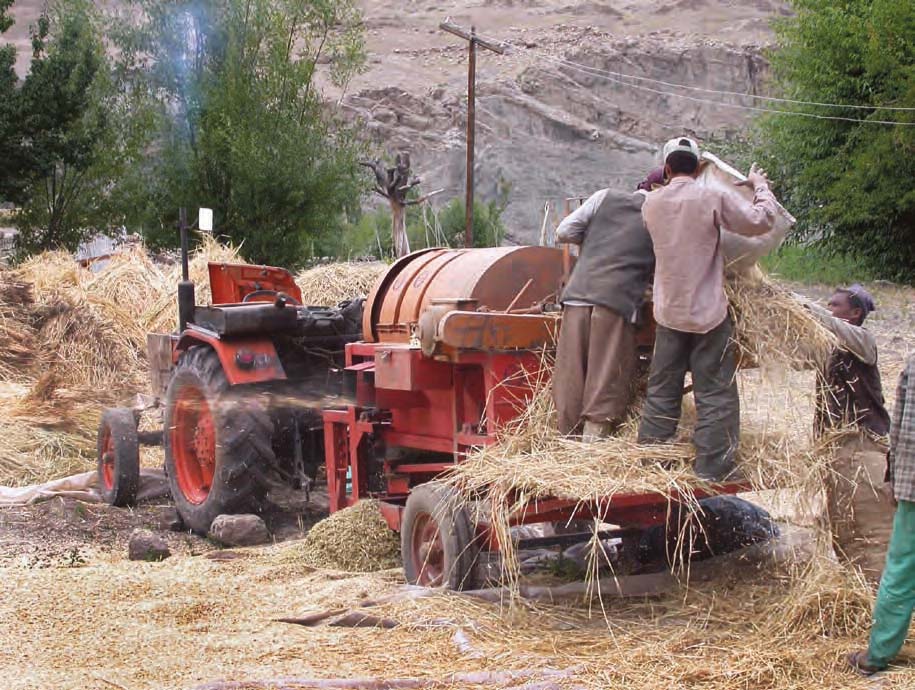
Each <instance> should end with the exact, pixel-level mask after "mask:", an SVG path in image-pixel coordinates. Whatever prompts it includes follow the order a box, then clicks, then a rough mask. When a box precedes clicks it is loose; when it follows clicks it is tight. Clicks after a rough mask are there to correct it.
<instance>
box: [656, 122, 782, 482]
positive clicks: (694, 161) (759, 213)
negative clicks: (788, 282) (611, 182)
mask: <svg viewBox="0 0 915 690" xmlns="http://www.w3.org/2000/svg"><path fill="white" fill-rule="evenodd" d="M663 161H664V170H665V177H666V178H667V179H668V183H667V185H666V186H664V187H662V188H660V189H658V190H655V191H653V192H651V193H649V194H648V195H647V197H646V199H645V203H644V205H643V207H642V215H643V217H644V220H645V226H646V227H647V228H648V232H649V234H650V235H651V239H652V241H653V244H654V253H655V258H656V266H655V277H654V317H655V321H657V323H658V328H657V335H656V339H655V346H654V356H653V358H652V361H651V371H650V373H649V379H648V395H647V398H646V400H645V406H644V409H643V412H642V421H641V424H640V426H639V441H640V442H642V443H655V442H666V441H669V440H670V439H672V438H673V437H674V435H675V434H676V432H677V425H678V424H679V421H680V408H681V404H682V400H683V384H684V380H685V377H686V372H688V371H689V372H692V380H693V393H694V396H695V400H696V412H697V415H698V419H697V422H696V428H695V431H694V435H693V441H694V443H695V445H696V466H695V470H696V474H697V475H699V476H700V477H702V478H703V479H708V480H723V479H726V478H728V477H729V475H731V473H732V472H733V470H734V469H735V465H734V458H735V454H736V450H737V442H738V437H739V433H740V400H739V397H738V392H737V381H736V378H735V375H736V370H737V361H736V353H735V352H734V349H733V347H732V346H731V338H732V335H733V325H732V323H731V318H730V316H729V314H728V301H727V297H726V295H725V292H724V258H723V254H722V250H721V231H722V228H727V230H729V231H731V232H733V233H737V234H739V235H749V236H755V235H762V234H765V233H767V232H769V231H770V230H771V229H772V227H773V225H774V223H775V217H776V213H777V208H778V206H777V202H776V200H775V197H774V196H773V195H772V192H771V191H769V181H768V179H767V178H766V175H765V173H764V172H763V171H762V170H758V169H757V168H756V166H755V165H754V166H753V168H752V169H751V170H750V174H749V176H748V179H747V180H746V182H740V183H738V184H741V185H744V184H746V185H752V187H753V189H754V199H753V201H752V203H751V202H749V201H746V200H744V199H741V198H740V197H739V196H738V195H729V194H725V193H722V192H721V191H717V190H714V189H711V188H708V187H703V186H700V185H699V184H697V182H696V179H695V177H696V173H697V171H698V169H699V147H698V145H697V144H696V142H695V141H693V140H692V139H689V138H686V137H682V138H678V139H672V140H670V141H669V142H667V144H665V146H664V151H663Z"/></svg>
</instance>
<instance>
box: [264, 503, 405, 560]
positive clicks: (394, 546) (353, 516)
mask: <svg viewBox="0 0 915 690" xmlns="http://www.w3.org/2000/svg"><path fill="white" fill-rule="evenodd" d="M282 558H283V560H285V561H286V562H290V561H293V562H301V563H305V564H306V565H310V566H313V567H315V568H333V569H336V570H346V571H349V572H357V573H367V572H374V571H377V570H386V569H388V568H396V567H398V566H399V565H400V540H399V539H398V537H397V534H396V533H395V532H392V531H391V529H390V528H389V527H388V524H387V523H386V522H385V521H384V518H382V517H381V511H380V510H379V507H378V501H360V502H359V503H357V504H356V505H354V506H353V507H351V508H344V509H343V510H340V511H338V512H336V513H334V514H333V515H331V516H330V517H328V518H326V519H324V520H321V521H320V522H318V523H317V524H315V526H314V527H312V528H311V529H310V530H309V532H308V534H307V535H305V539H303V540H302V541H301V542H295V543H293V544H290V545H289V546H288V547H287V548H286V549H285V551H284V553H283V556H282Z"/></svg>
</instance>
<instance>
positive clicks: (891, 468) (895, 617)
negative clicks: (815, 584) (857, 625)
mask: <svg viewBox="0 0 915 690" xmlns="http://www.w3.org/2000/svg"><path fill="white" fill-rule="evenodd" d="M887 461H888V462H887V465H888V466H887V474H888V475H889V481H890V485H891V487H892V490H893V496H894V500H895V501H896V502H898V505H897V507H896V517H895V518H894V519H893V532H892V534H891V536H890V546H889V549H888V550H887V554H886V565H885V567H884V569H883V577H882V578H881V579H880V589H879V590H878V591H877V602H876V604H875V605H874V622H873V627H872V628H871V635H870V644H869V645H868V648H867V650H866V651H860V652H854V653H852V654H850V655H849V657H848V661H849V663H850V664H851V665H852V668H854V669H855V670H856V671H858V672H859V673H861V674H863V675H868V676H869V675H871V674H873V673H877V672H878V671H882V670H883V669H885V668H886V667H887V666H888V665H889V663H890V661H892V660H893V658H895V656H896V655H897V654H899V650H900V649H902V645H903V644H904V643H905V639H906V636H907V635H908V632H909V625H910V623H911V622H912V610H913V609H915V355H913V356H911V357H909V360H908V362H906V365H905V368H904V369H903V372H902V374H901V375H900V377H899V386H898V388H897V389H896V406H895V407H894V408H893V420H892V425H891V428H890V452H889V455H888V456H887Z"/></svg>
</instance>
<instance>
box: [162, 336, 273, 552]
mask: <svg viewBox="0 0 915 690" xmlns="http://www.w3.org/2000/svg"><path fill="white" fill-rule="evenodd" d="M272 437H273V421H272V420H271V418H270V415H269V414H268V413H267V410H266V409H265V407H264V405H263V404H262V403H261V402H260V400H259V399H258V398H257V396H256V395H253V394H250V391H249V394H248V395H245V392H244V391H243V390H242V391H233V390H231V387H230V386H229V381H228V379H227V378H226V375H225V372H224V371H223V369H222V364H221V363H220V361H219V356H218V355H217V354H216V352H214V351H213V350H212V349H211V348H209V347H206V346H195V347H192V348H190V349H189V350H188V351H187V352H185V353H184V354H182V355H181V358H180V359H179V360H178V365H177V366H176V367H175V370H174V372H173V374H172V377H171V381H170V382H169V385H168V391H167V392H166V396H165V434H164V442H165V471H166V473H167V474H168V483H169V488H170V489H171V493H172V497H173V498H174V500H175V507H176V508H177V509H178V513H179V515H181V519H182V520H184V524H186V525H187V526H188V527H189V528H190V529H191V530H193V531H194V532H197V533H199V534H206V533H207V532H208V531H209V529H210V525H211V524H212V523H213V520H214V519H215V518H216V517H217V516H219V515H222V514H226V513H228V514H231V513H256V512H259V511H260V510H261V508H262V507H263V501H264V496H265V494H266V491H267V486H266V476H267V471H268V468H269V467H270V466H271V465H272V464H273V463H274V462H275V460H276V457H275V455H274V452H273V447H272V445H271V441H272Z"/></svg>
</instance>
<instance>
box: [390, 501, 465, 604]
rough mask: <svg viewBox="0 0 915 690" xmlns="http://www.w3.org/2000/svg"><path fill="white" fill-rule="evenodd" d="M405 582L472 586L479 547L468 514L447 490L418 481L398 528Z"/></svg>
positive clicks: (449, 587) (453, 587) (454, 587)
mask: <svg viewBox="0 0 915 690" xmlns="http://www.w3.org/2000/svg"><path fill="white" fill-rule="evenodd" d="M400 549H401V554H402V557H403V567H404V574H405V575H406V578H407V582H409V583H411V584H417V585H423V586H426V587H446V588H448V589H455V590H467V589H474V587H475V586H476V578H475V576H474V575H475V574H474V569H475V566H476V562H477V555H478V551H479V549H478V547H477V545H476V544H475V543H474V527H473V523H472V521H471V519H470V514H469V512H468V510H467V508H465V507H464V506H462V505H460V504H459V503H458V501H457V497H456V495H455V494H454V492H453V491H451V490H450V489H448V488H446V487H444V486H440V485H436V484H421V485H420V486H417V487H414V488H413V489H411V490H410V494H409V496H407V504H406V507H405V508H404V513H403V519H402V521H401V530H400Z"/></svg>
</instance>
